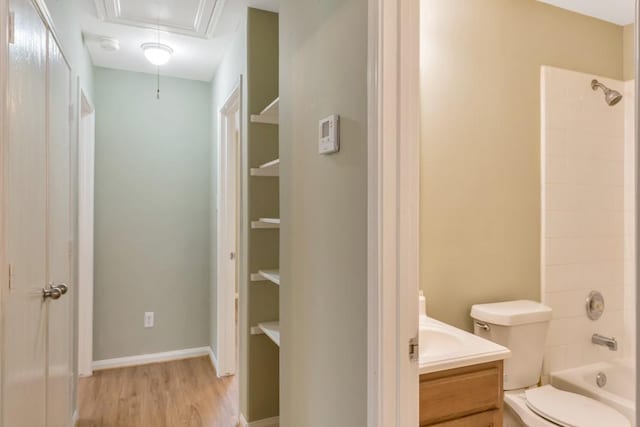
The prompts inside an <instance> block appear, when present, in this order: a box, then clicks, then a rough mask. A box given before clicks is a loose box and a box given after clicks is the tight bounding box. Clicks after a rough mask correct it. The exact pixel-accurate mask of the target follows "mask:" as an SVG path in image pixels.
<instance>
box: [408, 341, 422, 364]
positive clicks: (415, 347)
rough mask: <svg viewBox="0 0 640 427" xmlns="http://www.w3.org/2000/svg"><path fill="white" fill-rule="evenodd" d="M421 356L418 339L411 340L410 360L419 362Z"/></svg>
mask: <svg viewBox="0 0 640 427" xmlns="http://www.w3.org/2000/svg"><path fill="white" fill-rule="evenodd" d="M419 355H420V345H419V344H418V337H414V338H411V339H410V340H409V360H411V361H412V362H417V361H418V358H419Z"/></svg>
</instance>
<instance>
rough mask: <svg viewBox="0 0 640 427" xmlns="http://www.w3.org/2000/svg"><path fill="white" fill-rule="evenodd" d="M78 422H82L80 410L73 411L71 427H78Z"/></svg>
mask: <svg viewBox="0 0 640 427" xmlns="http://www.w3.org/2000/svg"><path fill="white" fill-rule="evenodd" d="M78 421H80V414H78V410H77V409H76V410H75V411H73V416H72V417H71V425H72V426H73V427H76V426H77V425H78Z"/></svg>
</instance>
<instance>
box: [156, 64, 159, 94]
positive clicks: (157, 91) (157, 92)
mask: <svg viewBox="0 0 640 427" xmlns="http://www.w3.org/2000/svg"><path fill="white" fill-rule="evenodd" d="M156 99H160V67H158V74H157V90H156Z"/></svg>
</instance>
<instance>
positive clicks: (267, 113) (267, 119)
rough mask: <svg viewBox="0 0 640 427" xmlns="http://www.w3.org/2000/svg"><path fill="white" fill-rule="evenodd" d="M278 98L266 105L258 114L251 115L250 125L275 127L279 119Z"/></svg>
mask: <svg viewBox="0 0 640 427" xmlns="http://www.w3.org/2000/svg"><path fill="white" fill-rule="evenodd" d="M279 106H280V98H276V99H275V100H274V101H273V102H272V103H271V104H269V105H267V106H266V107H265V109H264V110H262V111H261V112H260V114H252V115H251V122H252V123H266V124H269V125H277V124H278V119H279V109H280V108H279Z"/></svg>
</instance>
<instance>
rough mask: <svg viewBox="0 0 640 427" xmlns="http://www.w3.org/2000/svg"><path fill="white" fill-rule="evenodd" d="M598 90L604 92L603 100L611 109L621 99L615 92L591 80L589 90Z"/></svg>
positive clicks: (618, 93) (620, 95) (619, 94)
mask: <svg viewBox="0 0 640 427" xmlns="http://www.w3.org/2000/svg"><path fill="white" fill-rule="evenodd" d="M598 88H600V89H602V91H603V92H604V100H605V102H606V103H607V104H609V106H611V107H612V106H614V105H616V104H617V103H618V102H620V100H621V99H622V94H621V93H620V92H618V91H617V90H613V89H609V88H608V87H606V86H605V85H603V84H602V83H600V82H599V81H597V80H595V79H594V80H591V89H593V90H598Z"/></svg>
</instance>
